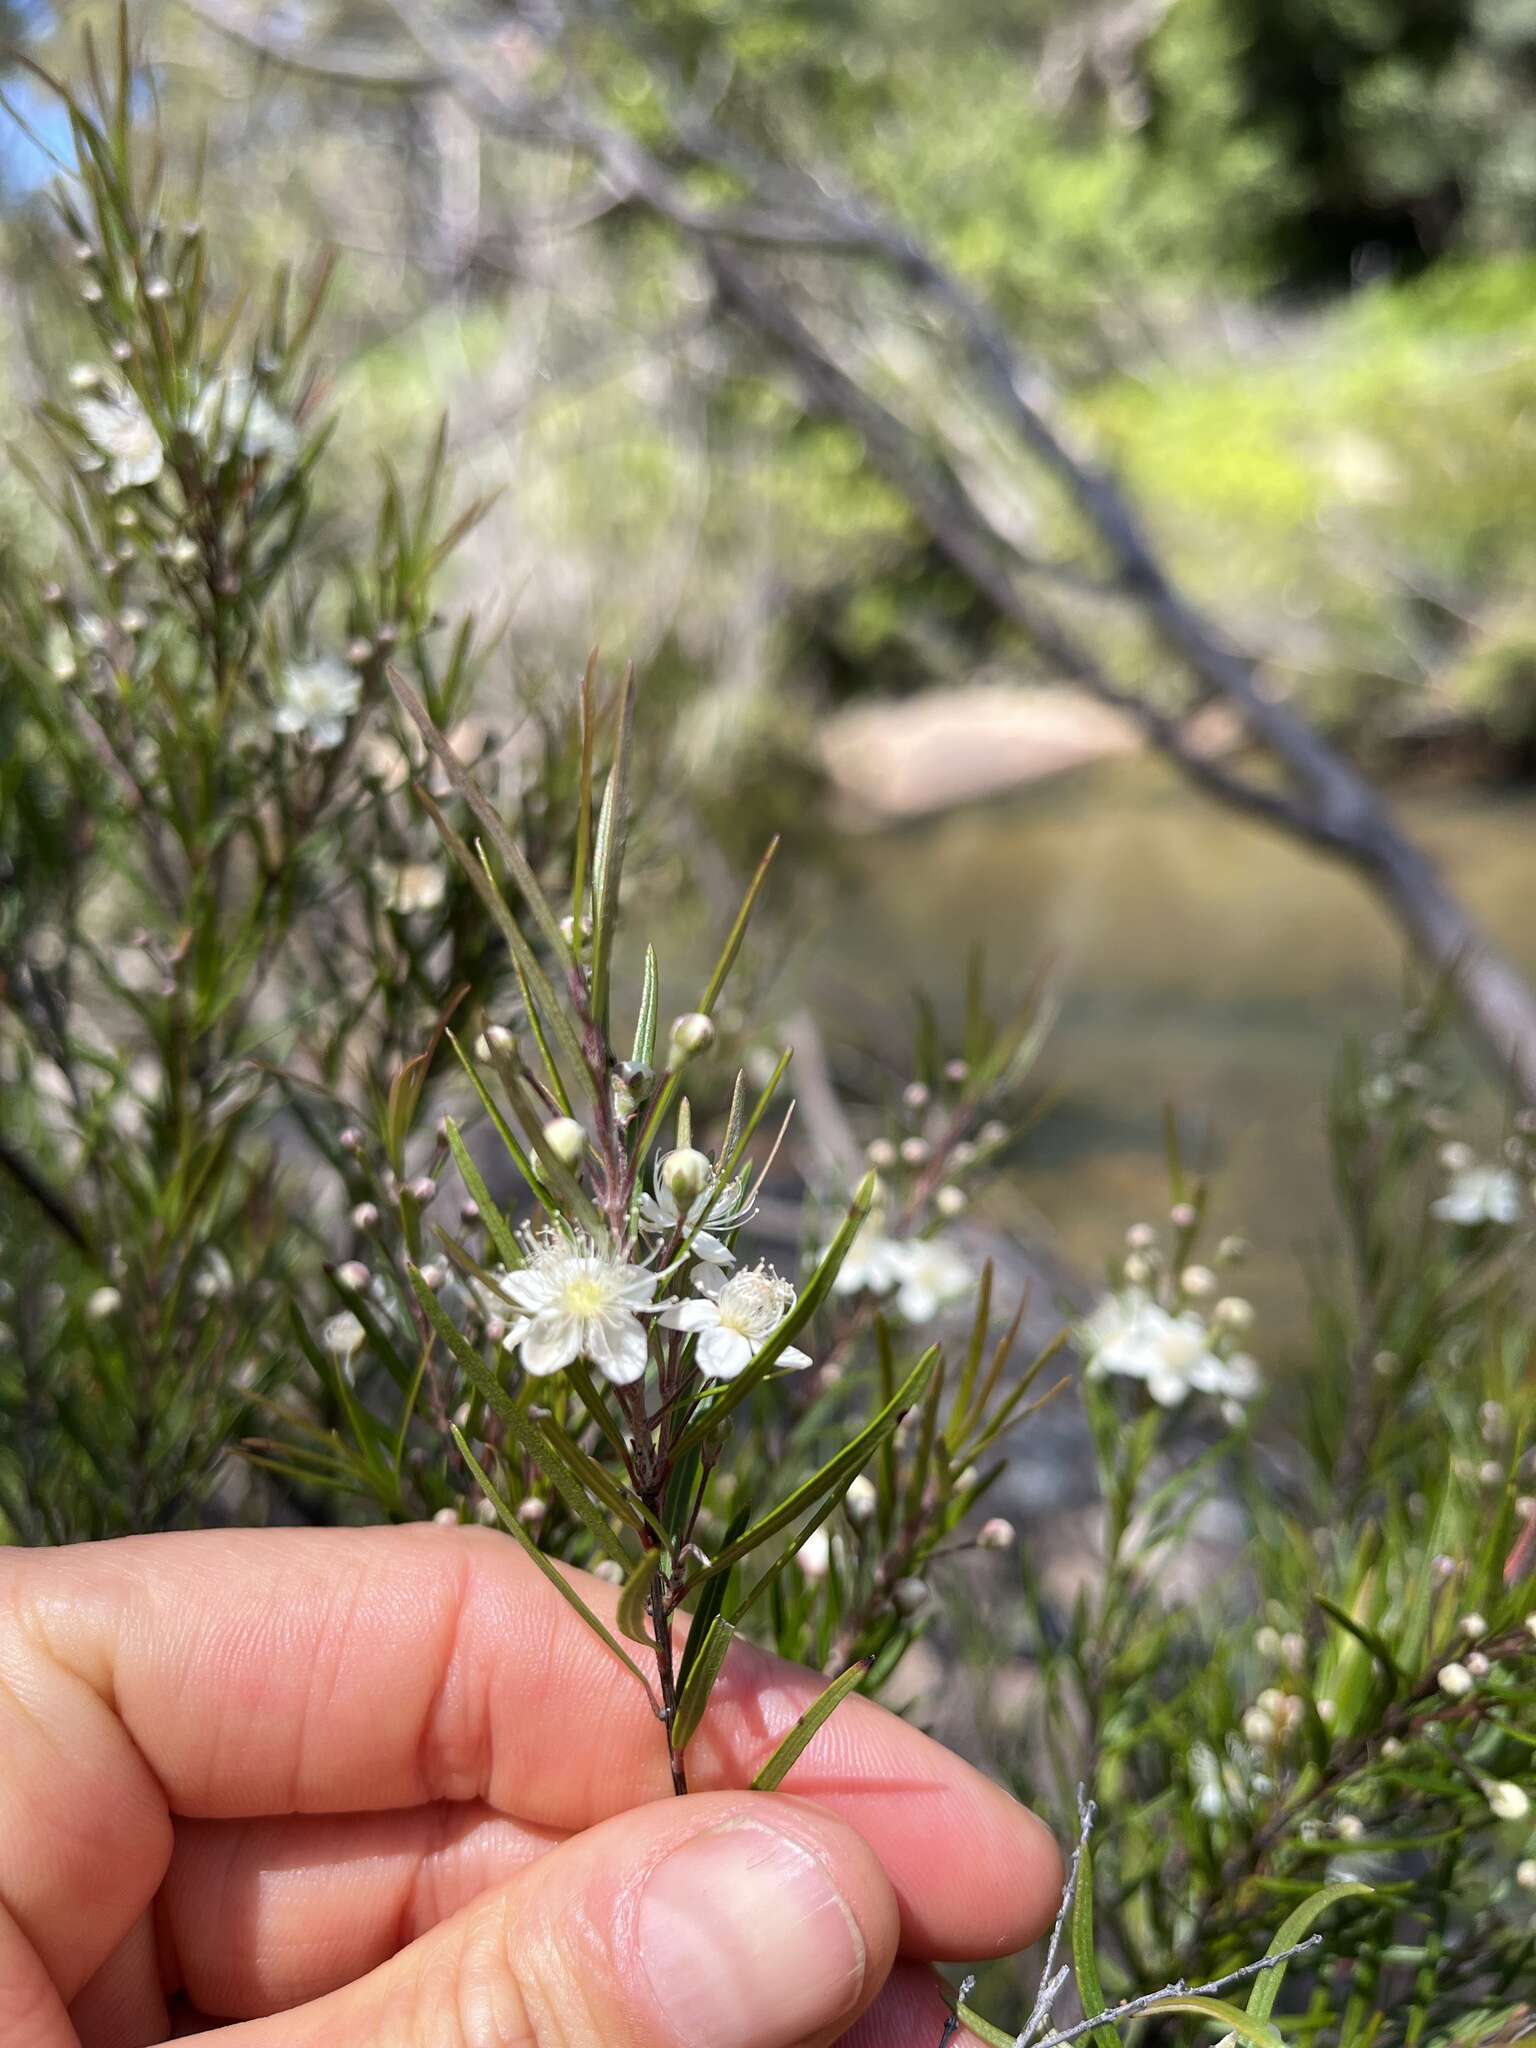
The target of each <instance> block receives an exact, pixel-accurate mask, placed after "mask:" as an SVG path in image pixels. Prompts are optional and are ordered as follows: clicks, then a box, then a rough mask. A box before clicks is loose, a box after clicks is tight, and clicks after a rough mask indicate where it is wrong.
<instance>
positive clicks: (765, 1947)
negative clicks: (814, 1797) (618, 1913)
mask: <svg viewBox="0 0 1536 2048" xmlns="http://www.w3.org/2000/svg"><path fill="white" fill-rule="evenodd" d="M637 1932H638V1935H639V1948H640V1960H641V1964H642V1966H643V1968H644V1970H645V1974H646V1977H647V1979H648V1980H649V1983H650V1987H651V1990H652V1992H653V1993H654V1995H655V1998H656V2002H657V2004H658V2005H659V2006H660V2008H661V2010H662V2012H663V2013H664V2014H665V2016H666V2018H667V2021H668V2022H669V2024H670V2026H671V2029H672V2032H673V2034H674V2035H675V2037H676V2040H677V2043H678V2048H782V2044H784V2043H787V2042H795V2041H799V2040H802V2039H804V2037H805V2036H806V2035H807V2034H813V2033H816V2032H817V2031H818V2030H819V2029H821V2028H824V2027H829V2026H833V2025H835V2024H836V2022H837V2021H838V2020H840V2019H842V2018H844V2017H845V2016H846V2015H847V2014H848V2013H850V2012H851V2011H852V2010H853V2007H854V2005H855V2004H856V2003H857V2000H858V1996H859V1993H860V1991H861V1990H862V1988H863V1984H864V1968H865V1952H864V1937H863V1935H862V1934H861V1933H860V1931H859V1924H858V1922H857V1921H856V1920H855V1919H854V1917H853V1913H852V1911H851V1910H850V1908H849V1906H848V1903H847V1901H846V1900H845V1899H844V1898H843V1896H842V1894H841V1893H840V1892H839V1891H838V1889H837V1887H836V1885H835V1884H834V1882H833V1880H832V1876H831V1873H830V1872H829V1871H828V1870H827V1868H826V1866H825V1865H824V1864H823V1863H822V1862H821V1861H820V1860H819V1859H818V1858H817V1857H816V1856H814V1855H812V1853H811V1852H810V1850H808V1849H806V1848H803V1847H802V1846H801V1844H800V1843H799V1842H796V1841H792V1840H791V1839H790V1838H789V1837H788V1836H786V1835H783V1834H780V1833H779V1831H778V1830H777V1829H776V1828H771V1827H765V1826H762V1825H761V1824H759V1823H758V1822H756V1821H741V1822H737V1823H733V1824H731V1825H729V1826H726V1827H720V1828H712V1829H710V1831H709V1832H708V1833H707V1834H703V1835H695V1836H694V1838H693V1840H692V1841H690V1842H686V1843H684V1844H683V1846H682V1847H681V1848H679V1849H674V1850H673V1852H672V1854H671V1855H670V1856H668V1857H667V1858H666V1859H665V1860H664V1861H663V1862H661V1863H659V1864H658V1865H657V1866H656V1869H655V1870H654V1871H653V1872H652V1873H651V1875H650V1877H649V1879H648V1880H647V1882H646V1886H645V1889H644V1891H643V1892H642V1893H641V1896H640V1906H639V1917H638V1926H637ZM669 2048H670V2044H669Z"/></svg>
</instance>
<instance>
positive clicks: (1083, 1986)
mask: <svg viewBox="0 0 1536 2048" xmlns="http://www.w3.org/2000/svg"><path fill="white" fill-rule="evenodd" d="M1072 1967H1073V1969H1074V1970H1075V1971H1076V1973H1077V1995H1078V1999H1079V2001H1080V2002H1081V2004H1082V2008H1083V2018H1084V2019H1085V2020H1091V2019H1092V2018H1093V2016H1094V2014H1095V2013H1099V2012H1102V2011H1103V2010H1104V2008H1105V2006H1106V2004H1107V2003H1108V2000H1107V1999H1106V1998H1105V1996H1104V1989H1103V1986H1102V1985H1101V1984H1100V1982H1099V1962H1098V1957H1097V1955H1096V1954H1095V1952H1094V1945H1093V1856H1092V1853H1091V1852H1090V1850H1089V1847H1088V1844H1087V1843H1086V1842H1084V1844H1083V1849H1082V1858H1081V1861H1080V1862H1079V1864H1078V1866H1077V1890H1076V1892H1075V1893H1074V1894H1073V1898H1072ZM1091 2038H1092V2039H1093V2040H1094V2041H1095V2042H1096V2043H1097V2044H1098V2048H1120V2036H1119V2035H1118V2034H1117V2033H1116V2032H1115V2030H1114V2028H1113V2027H1107V2026H1106V2027H1095V2028H1094V2030H1093V2034H1092V2037H1091Z"/></svg>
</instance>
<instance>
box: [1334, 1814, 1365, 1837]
mask: <svg viewBox="0 0 1536 2048" xmlns="http://www.w3.org/2000/svg"><path fill="white" fill-rule="evenodd" d="M1333 1827H1334V1833H1335V1834H1336V1835H1337V1836H1338V1838H1339V1840H1340V1841H1341V1842H1358V1841H1359V1840H1360V1838H1361V1836H1362V1835H1363V1834H1364V1833H1365V1822H1364V1821H1363V1820H1362V1819H1361V1818H1360V1816H1359V1814H1358V1813H1341V1814H1340V1815H1339V1817H1338V1819H1337V1820H1336V1821H1335V1822H1334V1824H1333Z"/></svg>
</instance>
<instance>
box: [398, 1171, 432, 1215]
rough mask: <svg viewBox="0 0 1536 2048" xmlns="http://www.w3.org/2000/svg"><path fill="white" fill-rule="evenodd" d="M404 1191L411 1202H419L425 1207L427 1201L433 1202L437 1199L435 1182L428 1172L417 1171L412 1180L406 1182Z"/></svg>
mask: <svg viewBox="0 0 1536 2048" xmlns="http://www.w3.org/2000/svg"><path fill="white" fill-rule="evenodd" d="M405 1192H406V1193H407V1194H408V1195H409V1196H410V1198H411V1200H412V1201H413V1202H417V1203H419V1204H420V1205H421V1207H422V1208H423V1209H425V1208H426V1206H427V1204H428V1202H435V1201H436V1199H437V1182H436V1181H435V1180H434V1179H433V1178H432V1176H431V1174H430V1173H418V1174H417V1176H416V1178H415V1179H414V1180H408V1181H407V1182H406V1184H405Z"/></svg>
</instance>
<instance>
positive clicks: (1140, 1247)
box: [1125, 1223, 1157, 1252]
mask: <svg viewBox="0 0 1536 2048" xmlns="http://www.w3.org/2000/svg"><path fill="white" fill-rule="evenodd" d="M1125 1241H1126V1243H1127V1244H1128V1245H1129V1246H1130V1248H1131V1250H1132V1251H1133V1252H1149V1251H1151V1249H1152V1247H1153V1245H1155V1244H1156V1243H1157V1232H1156V1230H1155V1229H1154V1228H1153V1227H1152V1225H1151V1224H1150V1223H1133V1224H1132V1225H1131V1227H1130V1229H1129V1230H1128V1231H1127V1232H1126V1233H1125Z"/></svg>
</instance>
